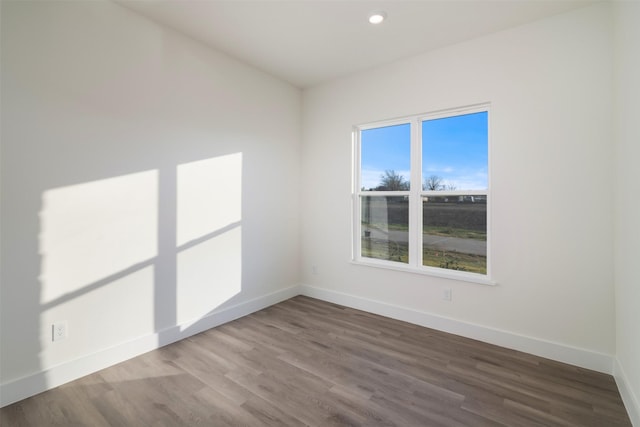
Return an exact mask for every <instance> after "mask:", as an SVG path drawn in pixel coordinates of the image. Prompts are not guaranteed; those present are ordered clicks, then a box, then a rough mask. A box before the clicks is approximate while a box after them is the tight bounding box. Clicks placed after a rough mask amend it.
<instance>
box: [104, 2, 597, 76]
mask: <svg viewBox="0 0 640 427" xmlns="http://www.w3.org/2000/svg"><path fill="white" fill-rule="evenodd" d="M115 1H117V2H118V3H119V4H122V5H123V6H125V7H127V8H129V9H132V10H134V11H136V12H139V13H140V14H142V15H145V16H147V17H148V18H150V19H152V20H154V21H156V22H158V23H161V24H164V25H166V26H169V27H172V28H174V29H176V30H178V31H180V32H182V33H184V34H186V35H188V36H190V37H192V38H194V39H197V40H200V41H201V42H204V43H206V44H207V45H209V46H211V47H213V48H215V49H217V50H219V51H222V52H225V53H226V54H228V55H230V56H232V57H234V58H236V59H238V60H240V61H242V62H245V63H248V64H250V65H252V66H254V67H256V68H259V69H261V70H263V71H266V72H267V73H270V74H272V75H274V76H276V77H279V78H281V79H283V80H285V81H287V82H290V83H291V84H293V85H295V86H298V87H301V88H305V87H309V86H313V85H316V84H319V83H322V82H325V81H328V80H331V79H333V78H336V77H340V76H344V75H347V74H350V73H354V72H357V71H360V70H364V69H367V68H372V67H376V66H378V65H382V64H385V63H389V62H393V61H395V60H398V59H402V58H407V57H410V56H413V55H416V54H419V53H422V52H426V51H429V50H432V49H437V48H440V47H443V46H447V45H451V44H454V43H458V42H461V41H464V40H468V39H472V38H475V37H479V36H482V35H486V34H490V33H493V32H496V31H500V30H504V29H507V28H511V27H515V26H518V25H521V24H524V23H527V22H532V21H535V20H537V19H541V18H544V17H547V16H551V15H556V14H559V13H563V12H566V11H569V10H571V9H576V8H579V7H584V6H586V5H589V4H592V3H594V1H591V0H498V1H489V0H467V1H465V0H422V1H404V0H395V1H367V0H343V1H335V0H291V1H274V0H254V1H247V0H226V1H221V0H115ZM378 10H383V11H385V12H386V14H387V16H388V17H387V19H386V20H385V21H384V22H383V23H382V24H379V25H371V24H369V22H368V21H367V18H368V15H369V13H370V12H372V11H378Z"/></svg>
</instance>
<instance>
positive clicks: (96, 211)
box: [0, 1, 301, 403]
mask: <svg viewBox="0 0 640 427" xmlns="http://www.w3.org/2000/svg"><path fill="white" fill-rule="evenodd" d="M1 84H2V135H1V138H2V167H1V171H2V188H1V190H2V266H1V268H2V270H1V271H2V294H1V297H2V307H1V312H2V319H1V320H2V321H1V328H2V329H1V337H2V345H1V356H0V357H1V365H0V367H1V370H0V381H1V382H2V386H3V388H2V393H1V394H2V403H8V402H9V401H11V400H15V399H17V398H20V397H24V396H25V395H28V394H31V393H34V392H37V391H41V390H43V389H45V388H47V387H51V386H53V385H56V384H59V383H61V382H64V381H66V380H69V379H72V378H74V377H77V376H78V375H82V374H85V373H88V372H90V371H92V370H94V369H97V368H99V367H102V366H106V365H108V364H109V363H114V362H116V361H118V360H121V359H123V358H126V357H130V356H132V355H134V354H135V353H137V352H140V351H145V350H148V349H150V348H153V347H155V346H157V345H158V343H160V344H162V343H166V342H169V341H172V340H174V339H177V338H178V337H183V336H186V335H189V334H191V333H194V332H196V331H198V330H201V329H204V328H207V327H210V326H212V325H213V324H215V323H216V322H220V321H222V320H224V319H227V320H228V318H230V317H233V316H237V315H241V314H246V313H247V312H249V311H251V310H255V309H258V308H261V307H262V306H264V305H269V304H272V303H274V302H277V300H279V299H283V298H286V297H288V296H291V295H293V294H295V293H296V292H297V287H296V285H297V284H298V279H299V271H298V265H299V255H298V254H299V227H298V224H299V221H298V217H299V215H298V204H299V197H298V194H299V188H298V186H297V182H298V176H299V154H300V152H299V146H300V137H301V117H300V111H301V93H300V91H299V90H298V89H296V88H294V87H292V86H289V85H287V84H285V83H282V82H281V81H279V80H277V79H275V78H272V77H270V76H268V75H266V74H264V73H262V72H259V71H257V70H255V69H253V68H251V67H248V66H245V65H243V64H240V63H238V62H236V61H234V60H232V59H230V58H228V57H226V56H224V55H222V54H219V53H216V52H214V51H212V50H210V49H208V48H206V47H204V46H203V45H200V44H199V43H197V42H195V41H192V40H190V39H188V38H186V37H184V36H182V35H180V34H178V33H176V32H174V31H171V30H169V29H166V28H163V27H161V26H159V25H156V24H154V23H152V22H151V21H149V20H147V19H145V18H142V17H140V16H138V15H136V14H134V13H133V12H131V11H129V10H127V9H125V8H123V7H121V6H119V5H116V4H113V3H111V2H104V1H91V2H2V81H1ZM238 307H240V308H238ZM225 308H227V309H228V310H227V311H226V312H224V311H222V310H223V309H225ZM229 308H231V309H230V310H231V311H229ZM216 313H226V314H224V316H222V317H220V316H218V317H216V316H215V314H216ZM212 314H213V316H212ZM60 320H65V321H68V326H69V329H68V330H69V336H68V338H67V339H66V340H64V341H59V342H55V343H52V342H51V323H52V322H55V321H60Z"/></svg>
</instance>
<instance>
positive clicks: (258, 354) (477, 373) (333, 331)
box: [0, 296, 631, 427]
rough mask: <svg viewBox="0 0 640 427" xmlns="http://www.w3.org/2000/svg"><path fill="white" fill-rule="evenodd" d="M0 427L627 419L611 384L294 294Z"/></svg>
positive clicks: (480, 425) (28, 409) (21, 410)
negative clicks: (287, 298)
mask: <svg viewBox="0 0 640 427" xmlns="http://www.w3.org/2000/svg"><path fill="white" fill-rule="evenodd" d="M0 424H1V425H2V426H4V425H7V426H16V427H21V426H37V427H42V426H58V425H59V426H75V425H77V426H92V427H93V426H136V427H138V426H154V427H155V426H216V427H218V426H368V427H369V426H433V427H437V426H446V427H454V426H472V427H489V426H491V427H493V426H503V427H504V426H508V427H518V426H522V427H535V426H545V427H548V426H580V427H590V426H630V425H631V424H630V421H629V418H628V416H627V414H626V411H625V409H624V406H623V404H622V401H621V398H620V395H619V393H618V390H617V388H616V384H615V381H614V380H613V378H612V377H611V376H609V375H605V374H601V373H597V372H592V371H589V370H586V369H581V368H577V367H575V366H570V365H566V364H562V363H559V362H555V361H551V360H548V359H543V358H540V357H536V356H533V355H530V354H525V353H521V352H518V351H515V350H509V349H504V348H501V347H498V346H494V345H490V344H486V343H482V342H479V341H475V340H471V339H467V338H463V337H460V336H455V335H451V334H447V333H444V332H441V331H435V330H432V329H428V328H423V327H419V326H416V325H412V324H408V323H405V322H402V321H399V320H394V319H389V318H385V317H381V316H377V315H374V314H371V313H366V312H362V311H359V310H355V309H351V308H347V307H342V306H339V305H336V304H332V303H327V302H324V301H319V300H315V299H312V298H307V297H302V296H298V297H295V298H292V299H290V300H287V301H285V302H282V303H280V304H277V305H274V306H271V307H268V308H266V309H264V310H261V311H259V312H256V313H253V314H251V315H249V316H245V317H243V318H241V319H237V320H235V321H233V322H229V323H227V324H224V325H221V326H219V327H217V328H214V329H210V330H208V331H205V332H203V333H201V334H198V335H195V336H192V337H190V338H187V339H185V340H182V341H180V342H177V343H174V344H172V345H169V346H166V347H164V348H161V349H158V350H156V351H152V352H149V353H146V354H144V355H141V356H139V357H136V358H134V359H131V360H129V361H126V362H124V363H121V364H118V365H115V366H112V367H110V368H107V369H105V370H102V371H100V372H97V373H95V374H92V375H89V376H87V377H84V378H81V379H79V380H77V381H74V382H71V383H68V384H65V385H64V386H61V387H58V388H56V389H53V390H49V391H47V392H45V393H42V394H40V395H37V396H34V397H32V398H29V399H25V400H23V401H21V402H17V403H15V404H13V405H9V406H7V407H5V408H2V409H0Z"/></svg>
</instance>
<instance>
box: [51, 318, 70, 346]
mask: <svg viewBox="0 0 640 427" xmlns="http://www.w3.org/2000/svg"><path fill="white" fill-rule="evenodd" d="M68 329H69V328H68V323H67V321H66V320H63V321H60V322H56V323H54V324H53V325H52V327H51V332H52V336H51V340H52V341H62V340H63V339H65V338H67V333H68Z"/></svg>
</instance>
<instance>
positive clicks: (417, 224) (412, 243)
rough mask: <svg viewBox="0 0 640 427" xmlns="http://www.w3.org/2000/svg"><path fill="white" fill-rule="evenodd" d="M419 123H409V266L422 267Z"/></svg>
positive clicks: (415, 121)
mask: <svg viewBox="0 0 640 427" xmlns="http://www.w3.org/2000/svg"><path fill="white" fill-rule="evenodd" d="M419 125H420V122H419V121H418V120H417V119H414V120H412V121H411V190H410V194H409V208H410V210H409V264H410V265H412V266H414V267H418V266H420V265H422V251H421V249H420V248H421V247H422V233H421V232H420V230H421V229H422V204H421V203H420V193H421V192H422V164H421V163H422V146H421V144H420V134H421V131H420V126H419Z"/></svg>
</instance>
